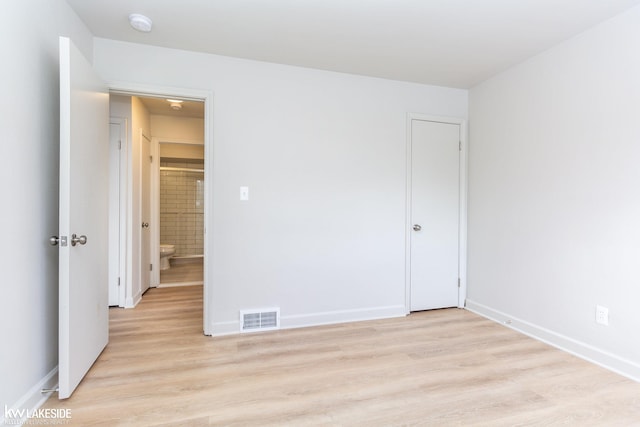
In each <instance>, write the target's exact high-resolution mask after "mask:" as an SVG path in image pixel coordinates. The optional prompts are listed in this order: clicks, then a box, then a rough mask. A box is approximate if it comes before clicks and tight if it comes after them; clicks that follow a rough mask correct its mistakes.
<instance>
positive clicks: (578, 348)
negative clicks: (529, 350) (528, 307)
mask: <svg viewBox="0 0 640 427" xmlns="http://www.w3.org/2000/svg"><path fill="white" fill-rule="evenodd" d="M465 308H466V309H467V310H469V311H471V312H473V313H476V314H478V315H480V316H482V317H486V318H487V319H490V320H493V321H495V322H498V323H501V324H503V325H504V326H506V327H508V328H511V329H514V330H516V331H518V332H521V333H523V334H525V335H527V336H530V337H531V338H534V339H537V340H538V341H542V342H544V343H546V344H549V345H551V346H553V347H556V348H559V349H560V350H563V351H566V352H567V353H570V354H573V355H574V356H577V357H579V358H581V359H584V360H586V361H588V362H591V363H594V364H596V365H598V366H602V367H603V368H605V369H608V370H610V371H613V372H615V373H617V374H620V375H622V376H625V377H627V378H630V379H632V380H634V381H638V382H640V365H639V364H637V363H634V362H632V361H630V360H627V359H624V358H622V357H619V356H616V355H615V354H612V353H609V352H607V351H604V350H601V349H599V348H596V347H593V346H592V345H589V344H586V343H583V342H580V341H577V340H575V339H573V338H570V337H567V336H565V335H562V334H559V333H557V332H554V331H550V330H548V329H546V328H542V327H540V326H537V325H534V324H532V323H529V322H527V321H525V320H521V319H518V318H516V317H513V316H510V315H509V314H507V313H503V312H501V311H498V310H494V309H492V308H490V307H487V306H486V305H483V304H479V303H476V302H473V301H470V300H467V304H466V307H465Z"/></svg>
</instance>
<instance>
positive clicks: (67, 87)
mask: <svg viewBox="0 0 640 427" xmlns="http://www.w3.org/2000/svg"><path fill="white" fill-rule="evenodd" d="M108 162H109V95H108V92H107V89H106V87H105V85H104V84H103V82H102V81H101V80H100V79H99V78H98V77H97V75H96V74H95V72H94V70H93V69H92V67H91V65H90V64H89V62H88V61H87V60H86V59H85V58H84V56H83V55H82V54H81V53H80V51H79V50H78V49H77V48H76V47H75V46H74V45H73V43H72V42H71V41H70V40H69V39H68V38H65V37H61V38H60V201H59V203H60V206H59V209H60V213H59V215H60V216H59V221H60V223H59V238H60V239H59V365H58V368H59V373H58V375H59V393H58V396H59V398H60V399H66V398H68V397H69V396H71V394H72V393H73V391H74V390H75V388H76V387H77V386H78V384H79V383H80V381H81V380H82V378H83V377H84V375H85V374H86V373H87V371H88V370H89V368H90V367H91V366H92V365H93V363H94V362H95V360H96V359H97V357H98V356H99V355H100V353H101V352H102V350H103V349H104V347H105V346H106V345H107V342H108V339H109V318H108V282H107V280H108V238H109V235H108V226H109V222H108V196H109V183H108V176H109V165H108ZM74 235H76V239H77V243H76V244H75V245H74V244H73V240H74V239H73V236H74ZM82 236H86V242H85V243H84V244H83V238H82ZM65 240H66V242H65Z"/></svg>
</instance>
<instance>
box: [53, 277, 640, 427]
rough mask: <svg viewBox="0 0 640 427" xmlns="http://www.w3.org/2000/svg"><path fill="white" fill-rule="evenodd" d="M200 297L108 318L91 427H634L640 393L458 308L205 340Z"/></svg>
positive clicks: (86, 395)
mask: <svg viewBox="0 0 640 427" xmlns="http://www.w3.org/2000/svg"><path fill="white" fill-rule="evenodd" d="M201 298H202V287H201V286H189V287H178V288H158V289H151V290H150V291H149V292H147V294H146V295H145V296H144V298H143V300H142V302H141V303H140V304H139V306H138V307H137V308H135V309H131V310H124V309H117V308H116V309H111V312H110V316H111V334H110V336H111V338H110V343H109V345H108V346H107V348H106V350H105V351H104V353H103V354H102V355H101V356H100V358H99V360H98V361H97V363H96V364H95V365H94V367H93V368H92V369H91V371H90V372H89V373H88V375H87V377H86V378H85V379H84V380H83V382H82V383H81V384H80V386H79V387H78V389H77V390H76V392H75V394H74V395H73V396H72V397H71V398H70V399H68V400H66V401H58V400H57V398H56V397H55V396H54V397H53V398H51V399H49V401H48V402H47V403H46V404H45V407H49V408H70V409H71V413H72V420H71V421H72V422H71V425H79V426H90V425H104V426H118V425H121V426H177V425H183V426H207V425H216V426H304V425H321V426H324V425H326V426H352V425H354V426H414V425H416V426H417V425H420V426H422V425H425V426H430V425H433V426H443V425H444V426H448V425H463V426H468V425H480V426H515V425H518V426H548V425H569V426H592V425H595V426H632V425H640V384H638V383H635V382H633V381H631V380H628V379H625V378H623V377H621V376H618V375H616V374H614V373H611V372H609V371H606V370H604V369H602V368H600V367H597V366H594V365H592V364H589V363H587V362H585V361H583V360H580V359H578V358H575V357H573V356H571V355H569V354H566V353H564V352H562V351H559V350H556V349H553V348H551V347H549V346H547V345H545V344H542V343H540V342H537V341H535V340H533V339H530V338H528V337H525V336H523V335H520V334H518V333H516V332H514V331H512V330H510V329H508V328H506V327H503V326H501V325H498V324H496V323H493V322H490V321H488V320H485V319H483V318H481V317H479V316H477V315H475V314H473V313H470V312H467V311H465V310H459V309H449V310H436V311H431V312H423V313H417V314H412V315H410V316H408V317H406V318H400V319H388V320H378V321H369V322H358V323H351V324H341V325H332V326H323V327H315V328H304V329H295V330H283V331H277V332H263V333H258V334H243V335H236V336H227V337H221V338H211V337H205V336H203V335H202V332H201V331H202V302H201Z"/></svg>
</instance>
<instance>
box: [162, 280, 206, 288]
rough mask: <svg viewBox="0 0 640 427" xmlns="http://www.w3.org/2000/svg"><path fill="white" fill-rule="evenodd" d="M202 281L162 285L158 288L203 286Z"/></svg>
mask: <svg viewBox="0 0 640 427" xmlns="http://www.w3.org/2000/svg"><path fill="white" fill-rule="evenodd" d="M202 284H203V283H202V280H200V281H199V282H198V281H196V282H180V283H160V284H159V285H158V286H156V288H176V287H180V286H198V285H199V286H202Z"/></svg>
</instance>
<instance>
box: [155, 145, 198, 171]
mask: <svg viewBox="0 0 640 427" xmlns="http://www.w3.org/2000/svg"><path fill="white" fill-rule="evenodd" d="M203 142H204V141H203ZM160 157H161V158H162V157H164V158H172V159H197V160H202V162H200V163H202V164H203V162H204V144H202V145H194V144H172V143H161V144H160ZM202 167H204V164H203V165H202Z"/></svg>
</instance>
